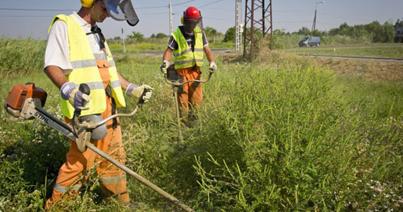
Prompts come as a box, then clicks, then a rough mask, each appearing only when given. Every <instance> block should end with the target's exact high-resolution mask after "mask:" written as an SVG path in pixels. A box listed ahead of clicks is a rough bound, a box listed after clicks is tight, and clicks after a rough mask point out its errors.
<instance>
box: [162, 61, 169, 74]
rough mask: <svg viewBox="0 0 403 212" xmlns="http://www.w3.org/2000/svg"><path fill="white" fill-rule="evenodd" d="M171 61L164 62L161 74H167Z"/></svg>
mask: <svg viewBox="0 0 403 212" xmlns="http://www.w3.org/2000/svg"><path fill="white" fill-rule="evenodd" d="M169 65H170V64H169V61H168V60H164V61H163V62H162V64H161V66H160V70H161V72H162V73H163V74H165V75H166V74H167V69H168V67H169Z"/></svg>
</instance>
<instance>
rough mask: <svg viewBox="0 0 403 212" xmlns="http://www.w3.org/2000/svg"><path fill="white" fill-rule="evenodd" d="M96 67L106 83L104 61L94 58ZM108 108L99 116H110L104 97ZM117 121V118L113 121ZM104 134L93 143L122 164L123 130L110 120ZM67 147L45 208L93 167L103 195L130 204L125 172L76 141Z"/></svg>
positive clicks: (72, 191)
mask: <svg viewBox="0 0 403 212" xmlns="http://www.w3.org/2000/svg"><path fill="white" fill-rule="evenodd" d="M97 65H98V69H99V71H100V75H101V78H102V80H103V83H104V86H105V87H106V86H107V85H108V84H109V81H110V78H109V73H108V63H107V61H104V60H101V61H97ZM106 103H107V104H106V105H107V108H106V110H105V112H103V113H102V114H101V116H102V118H107V117H109V116H111V115H112V109H113V108H112V99H111V98H110V97H107V98H106ZM116 122H117V120H116ZM106 127H107V134H106V136H105V137H104V138H103V139H101V140H98V141H95V142H93V144H94V145H95V146H96V147H97V148H98V149H100V150H102V151H104V152H106V153H107V154H109V155H110V156H111V157H112V158H114V159H115V160H117V161H119V162H120V163H122V164H124V163H125V162H126V152H125V150H124V147H123V143H122V132H121V128H120V125H119V124H118V122H117V123H116V124H115V126H114V125H113V120H110V121H108V122H107V123H106ZM70 143H71V145H70V149H69V151H68V153H67V155H66V162H65V163H64V164H63V165H62V166H61V167H60V169H59V174H58V176H57V179H56V184H55V186H54V188H53V192H52V197H51V198H50V199H48V200H47V202H46V205H45V208H47V209H49V208H50V207H51V206H52V205H53V204H54V203H56V202H58V201H59V200H61V199H62V197H63V196H64V195H66V194H67V196H69V195H75V194H78V193H79V189H80V187H81V185H82V183H84V182H85V181H86V180H87V179H88V174H89V170H91V169H92V168H94V167H96V172H97V174H98V176H99V179H100V184H101V188H102V191H103V193H104V195H105V196H106V197H116V198H118V200H120V201H121V202H123V203H129V202H130V199H129V194H128V192H127V181H126V173H125V172H124V171H122V170H121V169H119V168H117V167H116V166H114V165H113V164H112V163H110V162H108V161H107V160H106V159H104V158H102V157H101V156H99V155H97V154H96V153H95V152H92V151H91V150H89V149H87V150H86V151H85V152H80V151H79V150H78V148H77V145H76V142H74V141H71V142H70Z"/></svg>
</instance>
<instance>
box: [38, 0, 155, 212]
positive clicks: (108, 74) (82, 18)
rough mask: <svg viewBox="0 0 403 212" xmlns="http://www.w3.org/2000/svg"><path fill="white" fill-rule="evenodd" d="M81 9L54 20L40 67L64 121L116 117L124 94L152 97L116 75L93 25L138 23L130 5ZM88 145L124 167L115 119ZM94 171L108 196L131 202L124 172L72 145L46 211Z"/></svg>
mask: <svg viewBox="0 0 403 212" xmlns="http://www.w3.org/2000/svg"><path fill="white" fill-rule="evenodd" d="M81 6H82V7H81V8H80V10H79V11H78V12H77V13H73V14H71V15H57V16H56V17H55V18H54V19H53V21H52V22H51V25H50V28H49V37H48V42H47V47H46V53H45V68H44V69H45V72H46V74H47V76H48V77H49V78H50V79H51V80H52V82H53V83H54V84H55V85H56V86H57V87H58V88H59V89H60V93H61V103H60V108H61V110H62V113H63V115H64V116H65V119H66V121H67V122H68V123H70V122H71V120H72V119H73V117H74V116H75V113H74V112H75V111H76V110H78V109H80V110H81V115H80V117H79V118H80V120H82V119H83V120H90V121H91V120H92V121H99V120H102V119H104V118H106V117H109V116H111V115H112V114H115V113H116V108H120V107H125V106H126V102H125V97H124V93H125V94H126V95H127V96H130V97H134V98H135V99H136V100H138V99H139V98H143V100H144V101H145V102H146V101H148V100H149V99H150V98H151V95H152V88H151V87H150V86H148V85H141V86H138V85H136V84H134V83H130V82H128V81H127V80H126V79H125V78H124V77H123V76H122V75H120V74H119V73H118V72H117V70H116V66H115V62H114V60H113V57H112V54H111V51H110V49H109V47H108V44H107V42H106V40H105V38H104V36H103V34H102V32H101V30H100V29H99V28H98V26H97V23H100V22H103V21H104V20H105V19H106V18H107V17H112V18H113V19H115V20H118V21H127V22H128V23H129V25H131V26H134V25H136V24H137V23H138V21H139V20H138V18H137V15H136V13H135V10H134V8H133V5H132V3H131V1H130V0H81ZM83 83H84V84H87V85H88V86H89V88H90V93H89V94H88V93H84V92H82V91H80V89H79V85H80V84H83ZM95 132H97V133H95ZM91 141H92V142H93V144H94V145H95V146H96V147H97V148H99V149H100V150H102V151H104V152H106V153H107V154H109V155H111V156H112V157H113V158H114V159H116V160H117V161H119V162H120V163H122V164H124V163H125V161H126V153H125V150H124V147H123V143H122V133H121V128H120V123H119V120H118V119H117V118H115V119H112V120H110V121H108V122H107V123H106V124H104V125H102V126H100V127H98V128H96V129H95V130H94V132H93V134H92V135H91ZM95 164H96V165H95ZM92 168H96V171H97V174H98V176H99V178H100V184H101V188H102V190H103V191H104V192H103V193H104V194H105V196H106V197H116V198H117V199H118V200H120V201H121V202H123V203H129V201H130V199H129V194H128V191H127V181H126V173H125V172H124V171H122V170H120V169H119V168H117V167H115V166H114V165H112V164H111V163H109V162H108V161H106V160H105V159H103V158H102V157H100V156H98V155H96V154H95V153H94V152H92V151H91V150H81V149H79V147H78V146H77V144H76V142H71V146H70V149H69V151H68V153H67V156H66V162H65V163H64V164H63V165H62V166H61V168H60V170H59V174H58V177H57V179H56V184H55V186H54V188H53V192H52V197H51V198H49V199H48V200H47V202H46V205H45V207H46V208H50V207H51V206H52V205H53V204H54V203H56V202H58V201H59V200H61V199H62V197H63V196H64V195H66V194H69V195H74V194H77V193H78V191H79V189H80V187H81V186H82V183H83V182H84V181H85V180H86V179H87V178H88V176H86V174H87V173H89V170H90V169H92Z"/></svg>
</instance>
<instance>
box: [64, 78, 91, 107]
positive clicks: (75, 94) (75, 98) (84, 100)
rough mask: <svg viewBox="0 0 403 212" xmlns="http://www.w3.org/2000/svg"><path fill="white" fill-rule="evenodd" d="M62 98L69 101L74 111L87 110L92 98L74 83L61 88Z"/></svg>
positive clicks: (67, 83)
mask: <svg viewBox="0 0 403 212" xmlns="http://www.w3.org/2000/svg"><path fill="white" fill-rule="evenodd" d="M60 93H61V95H62V98H63V99H65V100H68V101H69V102H70V104H71V105H73V107H74V109H75V110H77V109H79V110H83V109H87V105H88V103H89V101H90V96H89V95H87V94H85V93H82V92H81V91H80V90H79V89H78V86H77V85H76V84H74V83H72V82H66V83H64V84H63V85H62V87H61V88H60Z"/></svg>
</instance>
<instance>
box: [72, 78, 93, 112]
mask: <svg viewBox="0 0 403 212" xmlns="http://www.w3.org/2000/svg"><path fill="white" fill-rule="evenodd" d="M78 90H79V91H80V92H81V93H83V94H87V95H90V93H91V89H90V86H88V85H87V84H85V83H81V84H80V86H79V87H78ZM74 114H75V115H76V116H80V114H81V109H76V110H75V111H74Z"/></svg>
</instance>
